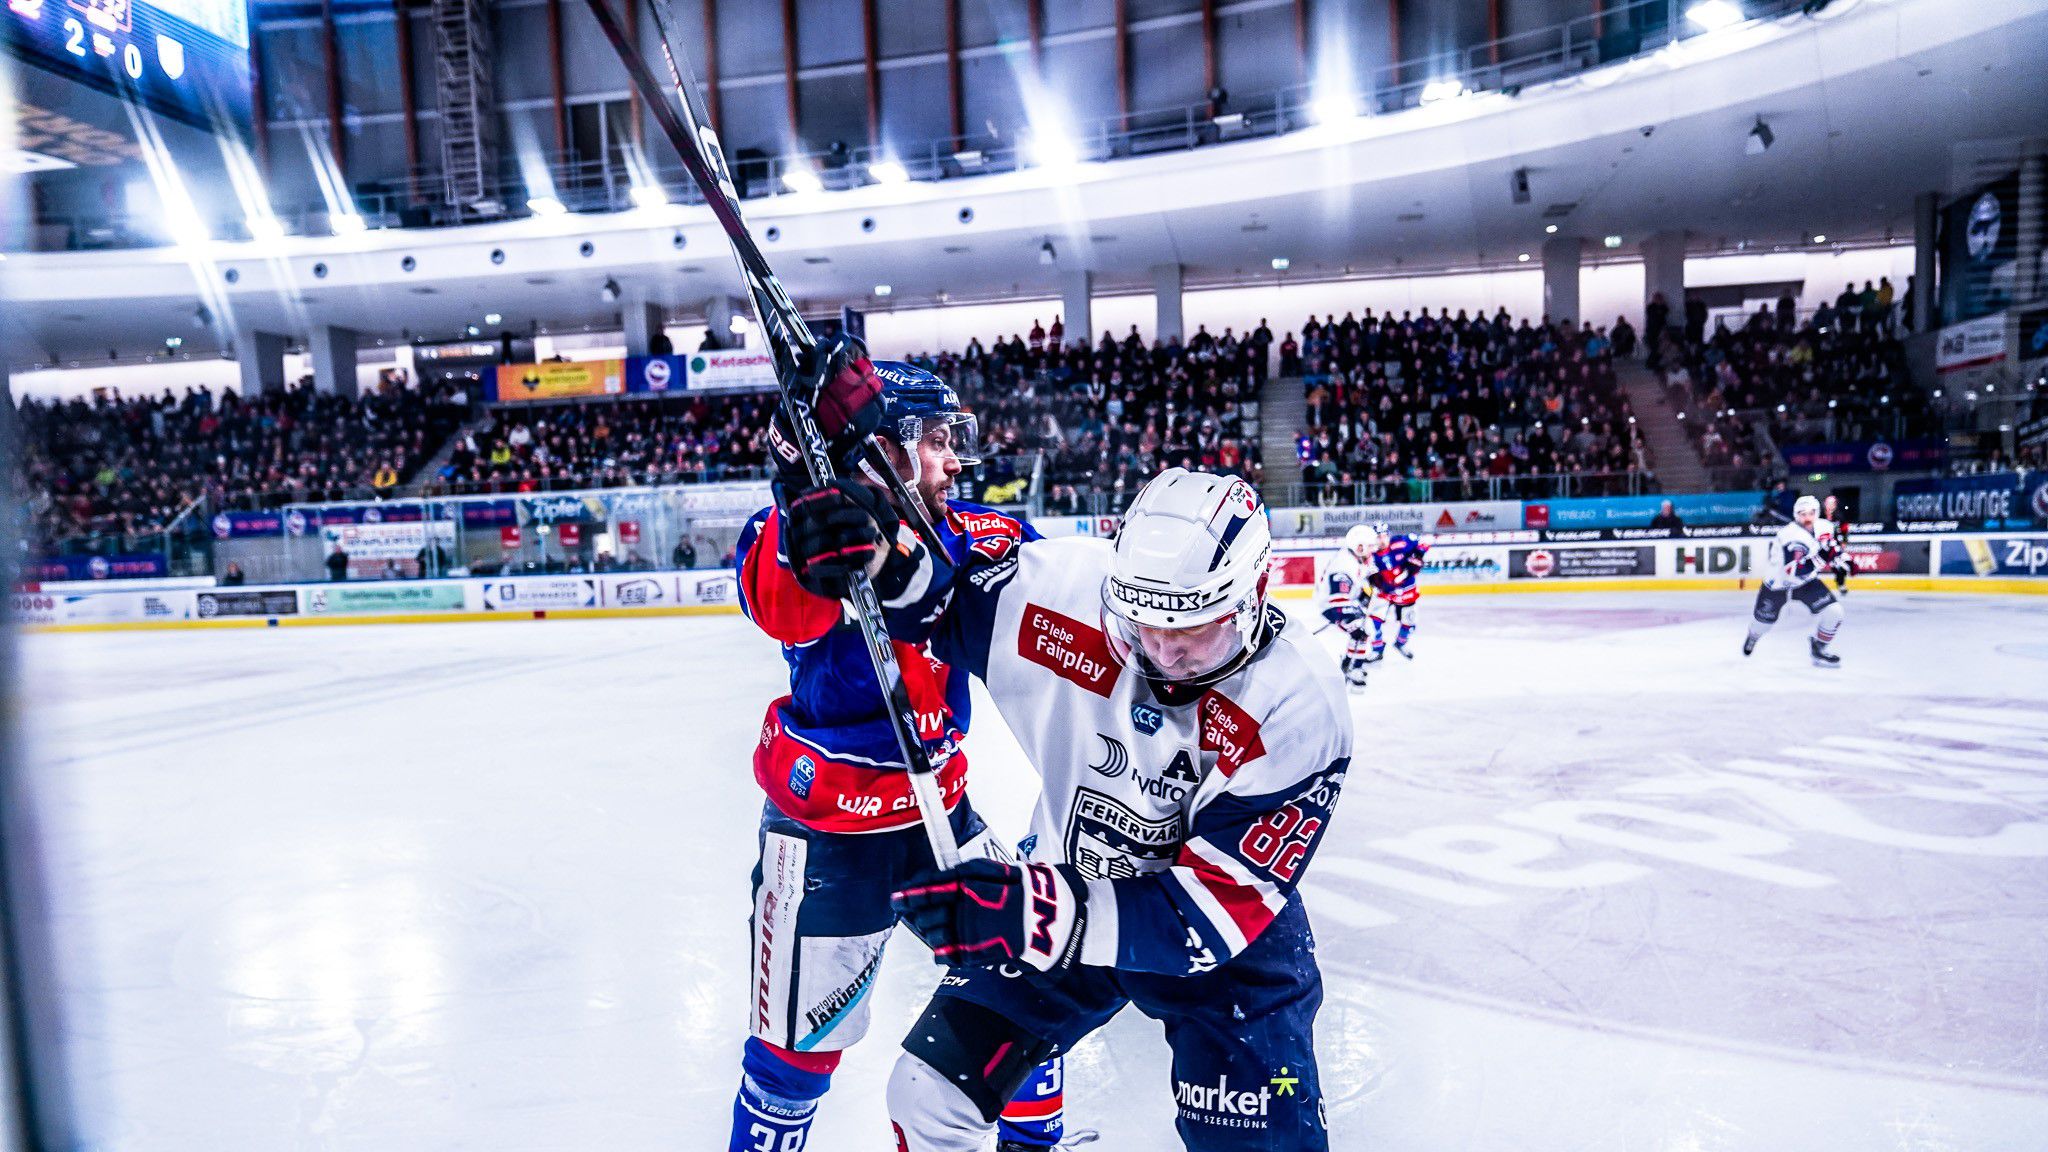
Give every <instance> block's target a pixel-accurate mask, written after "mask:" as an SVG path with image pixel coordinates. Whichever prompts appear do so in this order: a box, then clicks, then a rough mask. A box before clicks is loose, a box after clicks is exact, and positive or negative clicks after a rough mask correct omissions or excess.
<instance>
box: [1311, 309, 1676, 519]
mask: <svg viewBox="0 0 2048 1152" xmlns="http://www.w3.org/2000/svg"><path fill="white" fill-rule="evenodd" d="M1617 339H1624V340H1626V342H1628V343H1630V344H1633V341H1634V333H1633V331H1632V330H1626V331H1623V332H1617V333H1610V332H1609V331H1608V330H1607V329H1605V328H1595V327H1594V326H1592V325H1591V324H1585V325H1581V326H1579V327H1577V328H1574V327H1572V326H1571V325H1570V324H1565V323H1559V324H1556V325H1552V324H1550V323H1548V322H1547V320H1546V322H1545V323H1542V324H1531V323H1530V322H1529V321H1528V319H1527V318H1523V319H1521V320H1520V321H1517V320H1515V319H1514V318H1513V317H1511V316H1509V315H1508V313H1507V311H1506V310H1505V309H1502V310H1500V311H1498V312H1496V313H1495V314H1494V315H1493V316H1491V317H1488V316H1486V315H1484V314H1483V313H1482V314H1479V315H1470V314H1467V313H1466V312H1465V311H1464V310H1462V309H1461V310H1459V312H1458V313H1457V314H1456V315H1455V316H1454V315H1452V314H1451V313H1450V311H1449V310H1448V309H1442V310H1440V311H1439V312H1438V314H1436V315H1434V316H1432V315H1430V313H1429V312H1428V311H1427V310H1426V309H1425V310H1424V311H1423V312H1422V313H1421V314H1420V315H1413V314H1410V313H1408V312H1403V313H1402V314H1401V315H1400V316H1399V317H1398V318H1397V317H1395V316H1394V315H1393V314H1392V313H1387V314H1385V315H1375V314H1374V313H1373V311H1372V310H1371V309H1367V310H1366V311H1365V315H1364V316H1363V317H1360V316H1357V315H1355V314H1352V313H1346V314H1345V316H1344V318H1343V319H1341V320H1339V319H1337V318H1336V317H1335V316H1333V315H1330V316H1325V317H1324V318H1323V319H1322V320H1317V319H1316V318H1315V317H1314V316H1310V317H1309V319H1308V320H1307V322H1305V323H1304V324H1303V325H1302V329H1301V337H1300V339H1299V340H1297V339H1296V338H1295V335H1294V333H1292V332H1290V333H1288V334H1287V335H1286V336H1285V337H1284V338H1283V339H1282V341H1281V343H1280V373H1281V375H1283V376H1287V375H1293V374H1295V373H1296V372H1299V373H1300V375H1301V378H1302V387H1303V388H1304V389H1305V390H1306V393H1307V401H1308V418H1307V426H1306V428H1305V429H1304V430H1303V431H1302V433H1301V434H1300V436H1299V437H1298V439H1297V455H1298V456H1299V460H1300V465H1301V475H1302V482H1303V484H1304V496H1305V498H1306V499H1307V500H1309V501H1310V502H1318V501H1320V502H1326V503H1354V502H1358V503H1380V502H1399V501H1403V500H1472V499H1502V498H1507V499H1512V498H1517V497H1523V496H1544V495H1553V494H1556V493H1557V491H1558V490H1559V487H1560V485H1559V482H1558V480H1557V479H1556V477H1558V476H1559V475H1561V474H1562V475H1567V476H1570V477H1572V481H1571V483H1570V484H1569V487H1570V491H1571V494H1573V495H1603V494H1608V493H1620V492H1628V491H1632V490H1640V489H1641V488H1642V487H1645V486H1648V485H1650V483H1651V481H1652V479H1653V478H1652V477H1650V476H1649V467H1648V461H1647V458H1646V456H1645V453H1644V449H1643V443H1642V439H1641V435H1640V433H1639V432H1638V430H1637V429H1636V426H1635V418H1634V415H1633V413H1632V412H1631V411H1630V409H1629V404H1628V401H1627V399H1626V398H1624V396H1623V395H1622V392H1621V389H1620V387H1619V386H1618V384H1617V383H1616V380H1615V375H1614V355H1615V344H1616V341H1617Z"/></svg>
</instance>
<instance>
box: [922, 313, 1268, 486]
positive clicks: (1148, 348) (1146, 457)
mask: <svg viewBox="0 0 2048 1152" xmlns="http://www.w3.org/2000/svg"><path fill="white" fill-rule="evenodd" d="M1060 328H1061V325H1060V322H1059V320H1058V319H1057V318H1056V319H1055V320H1054V327H1053V329H1051V330H1043V331H1042V330H1041V329H1039V328H1038V326H1037V325H1036V324H1035V323H1034V325H1033V327H1032V332H1031V337H1030V339H1029V340H1027V339H1026V338H1024V337H1023V336H1012V337H1011V338H1010V339H1009V340H1007V341H1005V340H1001V339H998V340H996V341H995V342H994V343H993V344H988V345H984V344H983V343H982V342H981V341H980V340H979V339H975V340H970V341H969V342H968V344H967V347H966V348H965V349H963V350H962V351H961V352H960V353H958V354H954V353H941V354H939V355H937V356H918V357H913V360H914V361H915V362H916V363H918V364H920V365H922V366H923V367H925V368H928V369H930V370H931V371H933V372H936V373H938V374H939V375H941V376H943V377H945V378H946V379H948V380H950V381H952V382H953V383H954V385H955V386H956V387H958V388H959V389H960V390H961V392H962V395H963V397H964V398H965V399H966V401H967V403H968V405H969V406H970V407H971V408H973V410H974V411H975V412H976V414H977V415H978V417H979V420H980V423H981V428H982V435H983V439H984V441H985V448H984V453H985V454H986V455H988V456H990V457H991V458H992V460H993V461H995V462H996V463H995V464H994V466H993V467H992V468H988V469H985V470H984V472H985V473H986V475H984V476H983V477H982V478H981V479H980V484H981V489H982V490H981V491H978V492H977V493H975V494H976V495H977V496H980V497H982V498H984V499H991V498H993V499H994V500H995V501H996V502H1004V501H1003V499H1002V498H1003V497H1014V496H1016V495H1019V494H1021V490H1022V488H1023V487H1024V485H1023V484H1022V483H1020V482H1023V481H1028V479H1029V478H1028V477H1027V476H1023V475H1019V474H1018V473H1017V472H1015V471H1007V470H1006V469H1005V465H1004V463H1003V462H1006V461H1015V460H1018V459H1020V458H1022V457H1025V456H1028V455H1031V454H1038V455H1040V456H1041V457H1042V459H1043V476H1042V478H1041V483H1042V485H1043V487H1042V493H1043V496H1044V505H1045V509H1046V511H1048V512H1051V513H1054V514H1077V513H1078V514H1096V513H1102V512H1110V511H1117V510H1120V509H1121V508H1122V507H1123V505H1124V504H1126V503H1127V502H1128V501H1129V499H1130V498H1131V497H1132V496H1135V495H1136V494H1137V491H1138V489H1139V488H1141V487H1143V486H1144V483H1145V481H1147V480H1149V479H1151V478H1152V477H1153V476H1156V475H1158V474H1159V473H1160V472H1161V471H1163V470H1165V469H1167V468H1169V467H1173V466H1176V465H1179V466H1182V467H1187V468H1204V469H1211V470H1215V471H1220V472H1226V473H1231V474H1235V475H1238V476H1242V477H1244V478H1245V479H1247V480H1250V481H1251V482H1252V483H1254V484H1256V483H1258V482H1259V479H1260V475H1261V472H1262V463H1261V461H1260V458H1259V457H1260V452H1259V399H1258V397H1259V390H1260V388H1261V386H1262V385H1263V384H1264V382H1265V379H1266V371H1267V364H1268V361H1269V359H1270V357H1269V349H1270V347H1271V345H1272V342H1273V333H1272V330H1271V329H1269V328H1268V327H1267V326H1266V323H1265V321H1263V320H1261V321H1260V322H1259V326H1258V327H1257V328H1255V329H1253V330H1252V331H1250V332H1248V333H1245V334H1244V335H1242V336H1240V335H1238V334H1237V332H1236V331H1235V330H1233V329H1230V328H1225V329H1224V330H1223V332H1222V333H1221V334H1220V335H1218V334H1215V333H1212V332H1210V331H1209V330H1208V327H1207V326H1206V325H1201V326H1198V327H1197V328H1196V330H1195V332H1194V334H1193V335H1191V336H1190V337H1188V339H1187V340H1186V341H1185V342H1183V341H1181V340H1178V339H1170V340H1166V341H1159V340H1154V341H1152V342H1151V343H1149V344H1148V343H1146V341H1145V340H1144V339H1143V338H1142V337H1140V336H1139V334H1138V330H1137V327H1136V326H1135V325H1133V326H1132V328H1131V330H1130V332H1129V333H1128V334H1127V335H1125V336H1124V338H1123V339H1121V340H1119V339H1117V338H1116V337H1115V335H1114V334H1112V333H1110V332H1107V331H1105V332H1103V334H1102V338H1101V339H1100V340H1099V341H1097V342H1096V343H1095V345H1094V346H1093V347H1090V346H1089V345H1088V344H1087V343H1085V342H1081V341H1076V342H1074V343H1072V344H1062V343H1061V342H1060V339H1059V336H1060V335H1061V334H1062V333H1061V332H1060Z"/></svg>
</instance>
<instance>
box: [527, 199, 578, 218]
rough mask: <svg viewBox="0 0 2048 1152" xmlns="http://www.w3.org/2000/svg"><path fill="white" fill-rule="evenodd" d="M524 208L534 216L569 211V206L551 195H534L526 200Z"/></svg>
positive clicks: (556, 214)
mask: <svg viewBox="0 0 2048 1152" xmlns="http://www.w3.org/2000/svg"><path fill="white" fill-rule="evenodd" d="M526 210H527V211H528V212H531V213H533V214H534V215H535V216H560V215H563V214H564V213H566V212H568V211H569V206H568V205H566V204H564V203H562V202H561V201H560V200H557V199H555V198H554V197H553V196H535V197H533V198H531V199H529V200H528V201H527V202H526Z"/></svg>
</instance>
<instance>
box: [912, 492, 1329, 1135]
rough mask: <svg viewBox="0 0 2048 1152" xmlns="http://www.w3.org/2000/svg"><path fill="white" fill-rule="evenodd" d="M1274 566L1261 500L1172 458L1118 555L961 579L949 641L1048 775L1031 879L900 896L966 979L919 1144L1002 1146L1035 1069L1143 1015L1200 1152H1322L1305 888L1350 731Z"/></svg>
mask: <svg viewBox="0 0 2048 1152" xmlns="http://www.w3.org/2000/svg"><path fill="white" fill-rule="evenodd" d="M1271 551H1272V542H1271V535H1270V530H1269V528H1268V525H1267V521H1266V515H1265V510H1264V508H1263V507H1261V505H1260V503H1259V499H1258V496H1257V494H1256V493H1255V492H1254V491H1253V490H1252V488H1251V486H1250V485H1248V484H1246V483H1245V482H1244V481H1242V480H1238V479H1235V478H1232V477H1222V476H1213V475H1207V474H1203V473H1194V472H1188V471H1185V470H1183V469H1179V468H1173V469H1169V470H1167V471H1166V472H1165V473H1163V474H1162V475H1160V476H1159V477H1158V478H1156V479H1154V480H1153V481H1151V483H1149V484H1147V485H1146V486H1145V488H1144V490H1143V491H1141V492H1140V493H1139V495H1138V498H1137V500H1136V502H1135V503H1133V504H1132V506H1131V508H1130V510H1129V512H1127V513H1126V515H1125V519H1124V523H1123V527H1122V528H1121V530H1120V531H1119V532H1118V533H1117V536H1116V540H1115V542H1114V543H1112V542H1109V541H1104V540H1093V539H1086V538H1070V539H1062V540H1047V541H1038V542H1032V543H1028V544H1024V545H1023V546H1022V547H1021V548H1020V549H1019V550H1018V554H1017V555H1016V556H1012V557H1005V558H1002V559H999V560H995V561H993V562H990V561H988V560H986V559H985V558H979V557H976V558H970V561H969V567H967V568H966V569H964V570H963V571H962V572H960V573H959V574H958V578H957V579H956V580H955V581H954V587H955V588H956V589H957V592H956V595H955V596H954V598H953V599H952V601H951V602H950V604H949V606H948V607H947V609H946V611H945V614H944V616H943V617H942V619H941V620H940V622H939V624H938V632H937V634H936V635H935V636H934V638H933V650H934V651H935V652H937V653H938V654H939V655H940V656H941V657H942V658H944V659H946V660H948V661H950V662H952V663H954V664H955V665H956V666H958V667H962V668H966V669H971V670H972V671H973V672H974V673H975V674H976V675H978V676H980V677H981V678H982V680H983V681H984V682H985V683H986V685H987V687H988V691H989V695H990V696H991V697H992V698H993V699H994V701H995V703H996V705H997V707H998V708H1000V709H1001V710H1002V712H1003V716H1004V719H1005V720H1006V721H1008V723H1009V726H1010V729H1011V731H1012V732H1013V733H1014V734H1015V735H1016V737H1017V740H1018V742H1019V744H1020V745H1021V746H1022V749H1023V752H1024V755H1025V757H1026V759H1028V760H1029V761H1030V763H1031V764H1032V765H1033V767H1035V768H1036V769H1037V770H1038V771H1039V773H1040V775H1041V776H1042V778H1043V784H1044V786H1043V789H1042V790H1041V794H1040V798H1039V802H1038V809H1037V812H1036V813H1035V816H1034V819H1033V824H1032V827H1033V836H1032V838H1031V840H1030V841H1028V842H1027V843H1029V844H1030V847H1029V849H1028V853H1027V857H1026V864H1025V865H1024V866H1023V867H1017V866H1013V865H1009V864H1004V863H999V862H994V861H970V862H968V863H964V864H962V865H961V866H960V867H959V868H957V869H954V870H952V871H950V872H946V873H942V874H939V875H936V876H932V877H926V878H924V879H922V880H920V881H919V882H917V883H916V884H915V885H913V886H910V887H909V888H908V889H907V890H906V891H904V892H902V893H900V894H899V896H898V901H899V907H901V908H902V909H903V910H904V914H905V918H906V920H908V921H909V922H910V923H911V924H912V925H913V926H914V927H915V928H916V929H917V930H918V931H919V933H920V934H921V935H922V936H923V937H924V939H926V940H927V941H929V942H930V943H931V944H932V945H933V950H934V955H935V957H936V958H937V959H938V960H939V961H940V962H941V963H945V964H948V965H952V966H953V970H952V971H951V972H950V973H948V974H947V976H946V977H945V978H944V979H943V980H941V981H940V985H939V988H938V991H937V993H936V994H935V996H934V998H933V1000H932V1003H931V1005H930V1006H929V1008H928V1009H927V1010H926V1012H925V1014H924V1016H923V1017H922V1018H921V1019H920V1020H919V1021H918V1023H917V1024H916V1026H914V1027H913V1028H912V1029H911V1031H910V1034H909V1036H908V1037H906V1038H905V1040H904V1049H905V1054H904V1055H903V1056H902V1057H901V1058H900V1059H899V1061H898V1063H897V1067H896V1072H895V1074H894V1076H893V1077H892V1078H891V1080H890V1085H889V1112H890V1116H891V1117H892V1119H894V1120H895V1122H896V1124H897V1129H898V1131H897V1140H898V1144H897V1147H898V1148H899V1149H901V1150H903V1152H973V1150H976V1149H980V1148H982V1147H984V1146H985V1145H984V1141H985V1140H986V1138H987V1133H988V1130H989V1127H990V1125H991V1124H992V1123H993V1122H994V1120H995V1118H996V1112H997V1109H998V1107H999V1106H1000V1104H1001V1102H1002V1101H1003V1100H1005V1099H1007V1098H1008V1097H1009V1096H1010V1094H1011V1092H1012V1091H1013V1090H1014V1089H1015V1087H1016V1085H1017V1084H1018V1083H1019V1081H1020V1080H1021V1079H1022V1078H1023V1076H1024V1075H1025V1074H1026V1072H1027V1071H1028V1070H1029V1069H1030V1068H1031V1066H1032V1065H1033V1063H1034V1062H1036V1061H1038V1060H1040V1059H1042V1058H1043V1057H1044V1056H1045V1055H1046V1054H1048V1053H1054V1052H1062V1051H1065V1050H1068V1049H1070V1048H1071V1047H1072V1046H1073V1045H1074V1044H1075V1043H1076V1042H1078V1041H1079V1040H1080V1039H1081V1038H1082V1037H1084V1036H1086V1035H1088V1034H1089V1033H1091V1032H1093V1031H1094V1030H1095V1029H1097V1028H1099V1027H1101V1026H1102V1025H1103V1024H1105V1023H1107V1022H1108V1021H1109V1019H1110V1018H1111V1017H1112V1016H1114V1015H1115V1014H1116V1013H1117V1012H1118V1011H1119V1010H1121V1009H1122V1008H1123V1007H1124V1006H1125V1005H1126V1004H1135V1005H1136V1006H1137V1007H1138V1009H1139V1010H1140V1011H1141V1012H1143V1013H1144V1014H1146V1015H1148V1016H1150V1017H1152V1018H1153V1019H1155V1020H1158V1021H1160V1022H1161V1023H1162V1024H1163V1025H1164V1027H1165V1036H1166V1041H1167V1043H1168V1044H1169V1046H1170V1047H1171V1048H1172V1050H1173V1065H1172V1073H1171V1076H1172V1080H1173V1084H1174V1096H1175V1103H1176V1106H1177V1110H1178V1119H1177V1122H1176V1124H1177V1128H1178V1130H1179V1133H1180V1137H1181V1140H1182V1141H1183V1143H1184V1144H1185V1145H1186V1146H1187V1147H1188V1148H1190V1149H1199V1150H1207V1152H1221V1150H1226V1149H1227V1150H1232V1152H1240V1150H1244V1152H1248V1150H1252V1149H1259V1150H1263V1152H1277V1150H1281V1149H1286V1150H1291V1152H1292V1150H1298V1152H1317V1150H1320V1149H1323V1148H1326V1147H1327V1146H1328V1134H1327V1133H1326V1131H1325V1130H1324V1126H1323V1111H1322V1102H1321V1095H1320V1085H1319V1081H1318V1077H1317V1072H1316V1064H1315V1047H1314V1039H1313V1035H1312V1033H1313V1025H1314V1021H1315V1014H1316V1008H1317V1006H1318V1005H1319V1004H1320V1002H1321V999H1322V983H1321V976H1320V974H1319V972H1318V970H1317V967H1316V958H1315V953H1314V948H1313V942H1312V940H1311V938H1310V934H1309V926H1308V917H1307V913H1306V912H1305V911H1304V910H1303V907H1302V903H1301V897H1300V896H1299V894H1298V893H1297V891H1296V885H1297V884H1298V883H1299V882H1300V880H1301V878H1302V875H1303V873H1304V872H1306V870H1307V868H1308V865H1309V861H1310V859H1311V858H1312V856H1313V854H1314V852H1315V849H1316V846H1317V844H1318V843H1319V842H1320V840H1321V838H1322V835H1323V832H1324V829H1325V827H1326V825H1327V823H1328V821H1329V819H1330V814H1331V809H1332V807H1333V806H1334V804H1335V803H1336V799H1337V794H1338V791H1339V789H1340V787H1341V785H1342V783H1343V780H1344V775H1345V773H1346V771H1347V770H1348V769H1349V765H1350V756H1351V715H1350V708H1349V706H1348V705H1347V703H1346V702H1345V700H1344V697H1343V694H1342V691H1341V690H1340V689H1339V688H1338V687H1337V678H1336V677H1334V676H1331V675H1330V672H1331V671H1332V669H1331V667H1330V663H1329V658H1328V657H1327V656H1326V655H1325V654H1324V653H1323V651H1322V650H1321V647H1320V645H1317V644H1315V643H1312V642H1311V641H1310V640H1309V638H1308V637H1307V636H1306V635H1305V634H1304V633H1303V632H1302V630H1300V629H1299V628H1290V627H1289V625H1288V623H1287V618H1286V616H1285V614H1283V613H1281V612H1280V611H1279V610H1278V609H1277V608H1274V607H1273V606H1272V605H1270V604H1269V603H1268V601H1267V595H1266V592H1267V583H1266V582H1267V562H1268V560H1269V558H1270V555H1271ZM893 626H894V623H893V621H892V627H893Z"/></svg>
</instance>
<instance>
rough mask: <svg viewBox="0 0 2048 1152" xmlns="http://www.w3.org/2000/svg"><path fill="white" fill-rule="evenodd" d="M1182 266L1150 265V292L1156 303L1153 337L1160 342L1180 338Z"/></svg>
mask: <svg viewBox="0 0 2048 1152" xmlns="http://www.w3.org/2000/svg"><path fill="white" fill-rule="evenodd" d="M1182 271H1183V270H1182V268H1181V266H1180V265H1178V264H1155V265H1153V266H1152V293H1153V298H1154V301H1155V303H1156V304H1157V305H1158V308H1159V314H1158V321H1157V323H1156V324H1155V325H1154V330H1153V335H1154V338H1155V339H1157V340H1159V341H1160V342H1162V343H1165V342H1168V341H1173V340H1178V339H1180V338H1181V315H1180V290H1181V277H1182Z"/></svg>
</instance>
